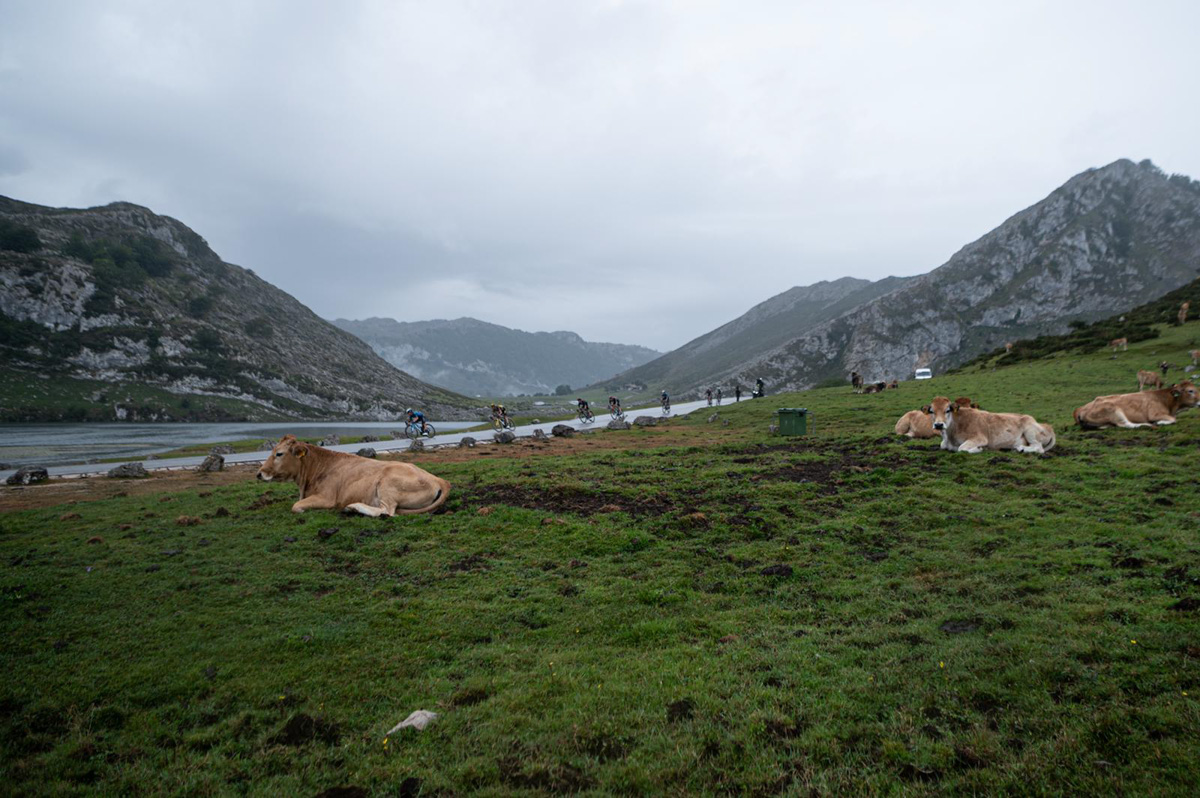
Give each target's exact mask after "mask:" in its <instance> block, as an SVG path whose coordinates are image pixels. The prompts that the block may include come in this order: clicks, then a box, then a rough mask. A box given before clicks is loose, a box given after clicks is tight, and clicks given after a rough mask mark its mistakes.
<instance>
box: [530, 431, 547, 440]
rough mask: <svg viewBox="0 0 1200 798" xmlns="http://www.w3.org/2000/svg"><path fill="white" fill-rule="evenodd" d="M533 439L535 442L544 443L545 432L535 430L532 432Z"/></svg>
mask: <svg viewBox="0 0 1200 798" xmlns="http://www.w3.org/2000/svg"><path fill="white" fill-rule="evenodd" d="M533 439H534V440H535V441H544V440H546V431H545V430H543V429H535V430H534V431H533Z"/></svg>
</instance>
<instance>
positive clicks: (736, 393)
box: [733, 385, 742, 402]
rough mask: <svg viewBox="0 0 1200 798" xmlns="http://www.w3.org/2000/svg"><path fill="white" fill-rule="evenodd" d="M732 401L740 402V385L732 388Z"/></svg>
mask: <svg viewBox="0 0 1200 798" xmlns="http://www.w3.org/2000/svg"><path fill="white" fill-rule="evenodd" d="M733 401H735V402H740V401H742V386H741V385H735V386H733Z"/></svg>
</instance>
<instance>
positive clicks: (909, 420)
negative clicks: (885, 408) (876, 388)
mask: <svg viewBox="0 0 1200 798" xmlns="http://www.w3.org/2000/svg"><path fill="white" fill-rule="evenodd" d="M954 404H956V405H957V406H958V407H970V408H974V409H975V410H979V409H980V407H979V405H977V404H975V403H974V402H972V401H971V399H970V397H967V396H960V397H958V398H957V399H955V400H954ZM896 434H897V435H907V436H908V437H910V438H936V437H938V436H939V435H941V433H940V432H937V431H936V430H934V428H933V415H932V414H931V413H930V412H929V411H928V410H924V409H923V410H909V411H908V412H907V413H905V414H904V415H902V416H900V420H899V421H897V422H896Z"/></svg>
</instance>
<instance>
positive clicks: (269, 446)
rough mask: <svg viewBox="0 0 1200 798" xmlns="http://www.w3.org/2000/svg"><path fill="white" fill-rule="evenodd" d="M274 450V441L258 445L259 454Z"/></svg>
mask: <svg viewBox="0 0 1200 798" xmlns="http://www.w3.org/2000/svg"><path fill="white" fill-rule="evenodd" d="M274 448H275V441H263V442H262V443H261V444H259V447H258V450H259V451H260V452H269V451H271V450H272V449H274Z"/></svg>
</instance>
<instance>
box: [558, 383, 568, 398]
mask: <svg viewBox="0 0 1200 798" xmlns="http://www.w3.org/2000/svg"><path fill="white" fill-rule="evenodd" d="M570 392H571V386H570V385H567V384H566V383H563V384H562V385H560V386H558V387H557V388H555V389H554V395H555V396H566V395H567V394H569V393H570Z"/></svg>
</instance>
